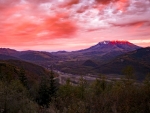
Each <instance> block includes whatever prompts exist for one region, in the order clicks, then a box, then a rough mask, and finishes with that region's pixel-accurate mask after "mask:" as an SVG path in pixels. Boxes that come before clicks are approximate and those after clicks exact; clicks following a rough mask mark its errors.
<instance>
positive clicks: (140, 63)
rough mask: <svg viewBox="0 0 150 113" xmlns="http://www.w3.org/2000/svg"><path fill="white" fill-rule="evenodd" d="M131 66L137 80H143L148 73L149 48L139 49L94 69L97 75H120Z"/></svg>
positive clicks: (149, 65) (149, 63)
mask: <svg viewBox="0 0 150 113" xmlns="http://www.w3.org/2000/svg"><path fill="white" fill-rule="evenodd" d="M129 65H130V66H132V67H133V69H134V72H135V74H136V75H137V78H138V79H143V78H144V77H145V76H146V74H148V73H149V72H150V47H147V48H141V49H138V50H135V51H132V52H129V53H126V54H124V55H121V56H119V57H117V58H115V59H114V60H112V61H111V62H109V63H107V64H104V65H101V66H99V67H97V68H95V71H97V72H98V73H104V74H112V73H113V74H122V71H123V69H124V68H125V67H127V66H129Z"/></svg>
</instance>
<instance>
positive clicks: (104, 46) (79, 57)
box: [52, 41, 140, 73]
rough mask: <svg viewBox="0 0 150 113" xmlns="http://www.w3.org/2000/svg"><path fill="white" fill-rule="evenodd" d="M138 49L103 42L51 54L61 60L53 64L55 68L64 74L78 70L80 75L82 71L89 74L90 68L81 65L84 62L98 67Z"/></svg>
mask: <svg viewBox="0 0 150 113" xmlns="http://www.w3.org/2000/svg"><path fill="white" fill-rule="evenodd" d="M139 48H140V47H139V46H136V45H134V44H132V43H130V42H128V41H103V42H99V43H98V44H96V45H94V46H92V47H89V48H87V49H83V50H79V51H73V52H56V53H52V54H53V55H57V56H59V57H61V58H62V59H63V60H61V61H60V62H59V63H56V64H55V68H58V69H59V70H61V71H64V72H71V73H72V72H74V70H80V71H77V73H80V72H82V70H83V72H85V73H88V72H91V70H92V68H90V67H88V68H87V66H86V65H83V64H84V62H86V61H89V60H91V61H92V62H96V63H97V64H98V65H99V66H100V65H103V64H105V63H108V62H109V61H111V60H112V59H114V58H115V57H117V56H119V55H122V54H124V53H127V52H130V51H133V50H136V49H139ZM72 67H73V68H72ZM89 68H90V69H89ZM85 70H87V71H85Z"/></svg>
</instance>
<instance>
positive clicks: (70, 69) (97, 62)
mask: <svg viewBox="0 0 150 113" xmlns="http://www.w3.org/2000/svg"><path fill="white" fill-rule="evenodd" d="M149 53H150V52H149V48H142V47H139V46H137V45H134V44H132V43H130V42H128V41H103V42H99V43H98V44H96V45H94V46H92V47H89V48H87V49H83V50H78V51H72V52H66V51H58V52H51V53H50V52H43V51H31V50H29V51H16V50H13V49H9V48H0V59H2V60H8V59H14V60H24V61H28V62H32V63H36V64H39V65H41V66H44V67H47V68H48V67H49V66H51V65H53V67H54V68H55V69H57V70H60V71H63V72H67V73H74V74H87V73H94V74H98V73H106V74H107V73H116V74H121V69H122V68H124V67H125V66H127V65H133V64H134V65H133V66H134V67H135V68H136V69H135V70H137V69H138V70H140V69H139V68H137V67H138V66H139V67H140V66H141V70H140V72H138V74H141V73H144V74H145V73H147V72H148V70H149V65H148V64H150V62H149V60H148V59H150V56H149ZM141 55H143V56H141ZM118 59H119V60H118ZM120 59H122V60H120ZM145 59H146V60H145ZM117 61H118V62H117ZM120 61H122V62H120ZM146 62H147V63H146Z"/></svg>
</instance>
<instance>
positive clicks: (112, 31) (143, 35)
mask: <svg viewBox="0 0 150 113" xmlns="http://www.w3.org/2000/svg"><path fill="white" fill-rule="evenodd" d="M0 15H1V16H0V45H1V47H3V48H13V49H17V50H29V49H30V50H44V51H58V50H67V51H73V50H78V49H83V48H87V47H89V46H92V45H94V44H96V43H98V42H100V41H104V40H127V41H130V42H131V43H134V44H136V45H139V46H143V47H146V46H150V0H0Z"/></svg>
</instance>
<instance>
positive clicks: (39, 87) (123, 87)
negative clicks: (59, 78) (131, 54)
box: [0, 72, 150, 113]
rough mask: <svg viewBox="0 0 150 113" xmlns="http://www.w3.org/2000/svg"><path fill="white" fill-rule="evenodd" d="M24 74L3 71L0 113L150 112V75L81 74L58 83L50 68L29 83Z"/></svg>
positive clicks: (0, 89) (0, 78)
mask: <svg viewBox="0 0 150 113" xmlns="http://www.w3.org/2000/svg"><path fill="white" fill-rule="evenodd" d="M21 74H22V75H20V77H18V78H11V74H8V75H7V76H6V75H3V74H2V73H1V74H0V113H150V75H148V76H147V77H146V78H145V80H144V81H143V82H142V83H137V82H136V81H135V80H133V79H131V78H130V77H129V76H127V75H132V73H126V74H127V75H126V79H125V78H124V79H120V80H117V81H111V82H108V81H107V79H105V77H104V76H101V77H100V79H97V80H95V81H94V82H92V83H87V81H85V80H84V79H83V78H82V77H81V79H80V81H79V84H78V85H73V84H72V83H71V82H70V80H67V81H66V84H64V85H58V84H57V83H56V81H55V79H54V77H53V73H52V72H51V73H50V75H49V78H47V79H44V78H43V79H42V80H41V82H40V83H33V84H32V85H29V84H28V79H26V77H25V76H24V73H23V72H22V73H21Z"/></svg>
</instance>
